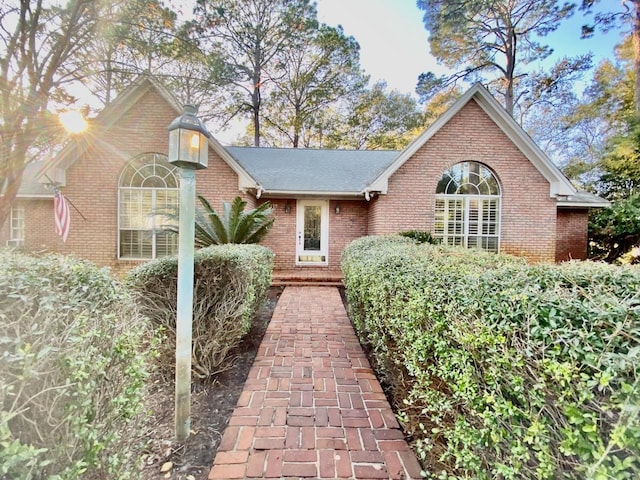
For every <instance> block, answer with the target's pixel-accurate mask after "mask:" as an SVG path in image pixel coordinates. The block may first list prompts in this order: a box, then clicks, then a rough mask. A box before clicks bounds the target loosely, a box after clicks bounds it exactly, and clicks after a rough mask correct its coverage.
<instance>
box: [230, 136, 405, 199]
mask: <svg viewBox="0 0 640 480" xmlns="http://www.w3.org/2000/svg"><path fill="white" fill-rule="evenodd" d="M226 149H227V151H228V152H229V153H230V154H231V155H232V156H233V157H234V158H235V159H236V160H237V161H238V163H239V164H240V165H242V167H243V168H244V169H245V170H246V171H248V172H249V173H250V174H251V176H252V177H253V178H255V179H256V180H257V181H258V183H259V188H260V189H261V190H262V192H264V194H265V195H325V196H326V195H343V196H362V195H363V194H364V191H365V189H366V187H367V186H368V185H369V183H371V182H372V181H373V180H374V179H375V178H376V177H377V176H378V175H379V174H380V173H382V172H383V171H384V170H385V169H386V168H388V166H389V165H390V164H391V163H392V162H393V161H394V160H395V159H396V157H397V156H398V153H399V152H397V151H391V150H319V149H306V148H255V147H226Z"/></svg>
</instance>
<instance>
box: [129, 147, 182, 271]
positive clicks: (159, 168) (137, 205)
mask: <svg viewBox="0 0 640 480" xmlns="http://www.w3.org/2000/svg"><path fill="white" fill-rule="evenodd" d="M178 202H179V185H178V169H177V168H176V167H174V166H172V165H171V164H169V162H168V161H167V157H166V156H165V155H161V154H157V153H148V154H144V155H141V156H139V157H136V158H134V159H133V160H131V161H130V162H129V163H128V164H127V166H126V167H125V168H124V170H123V171H122V174H121V175H120V183H119V189H118V258H122V259H134V260H145V259H153V258H160V257H164V256H167V255H173V254H175V253H177V252H178V237H177V235H174V234H172V233H169V232H167V231H163V229H162V227H163V225H167V224H169V223H170V222H174V223H175V221H173V220H171V219H169V218H168V217H167V216H165V215H162V213H163V212H172V211H177V208H178Z"/></svg>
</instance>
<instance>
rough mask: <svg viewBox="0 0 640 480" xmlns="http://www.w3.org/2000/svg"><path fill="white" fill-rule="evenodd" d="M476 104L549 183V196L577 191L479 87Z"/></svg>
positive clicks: (527, 135) (496, 103) (509, 116)
mask: <svg viewBox="0 0 640 480" xmlns="http://www.w3.org/2000/svg"><path fill="white" fill-rule="evenodd" d="M474 99H475V101H476V103H477V104H478V105H479V106H480V108H482V109H483V110H484V111H485V113H486V114H487V115H489V117H490V118H491V119H492V120H493V121H494V122H495V123H496V125H498V127H500V129H501V130H502V131H503V132H504V133H505V135H507V137H509V139H510V140H511V141H512V142H513V143H514V144H515V146H516V147H518V148H519V149H520V151H521V152H522V153H523V154H524V155H525V157H527V158H528V159H529V161H530V162H531V164H532V165H533V166H534V167H535V168H536V169H537V170H538V171H539V172H540V174H541V175H542V176H543V177H544V178H545V179H547V181H548V182H549V196H551V197H555V196H556V195H574V194H575V193H576V192H577V190H576V188H575V187H574V186H573V185H572V184H571V182H570V181H569V179H568V178H567V177H565V176H564V175H563V173H562V172H561V171H560V169H559V168H558V167H556V166H555V165H554V163H553V162H552V161H551V159H550V158H549V157H548V156H547V154H546V153H544V152H543V151H542V150H541V149H540V147H538V145H537V144H536V142H534V141H533V139H532V138H531V137H530V136H529V134H528V133H527V132H525V131H524V130H523V129H522V127H520V125H518V123H517V122H516V121H515V120H514V119H513V117H511V115H509V114H508V113H507V111H506V110H505V109H504V108H503V107H502V105H500V104H499V103H498V101H497V100H496V99H495V98H493V96H491V94H490V93H489V92H488V91H487V90H486V89H485V88H484V87H481V88H479V89H477V90H476V91H475V92H474Z"/></svg>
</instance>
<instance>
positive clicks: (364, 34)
mask: <svg viewBox="0 0 640 480" xmlns="http://www.w3.org/2000/svg"><path fill="white" fill-rule="evenodd" d="M316 1H317V10H318V17H319V19H320V21H321V22H324V23H326V24H328V25H332V26H336V25H342V27H343V28H344V31H345V33H346V34H347V35H351V36H353V37H354V38H355V39H356V40H357V41H358V43H359V44H360V65H361V66H362V67H363V69H364V70H365V71H366V72H367V73H368V74H369V75H371V77H372V81H376V80H386V81H387V84H388V86H389V88H390V89H396V90H399V91H400V92H402V93H411V94H413V93H414V90H415V86H416V83H417V79H418V75H420V73H423V72H428V71H433V72H435V73H436V74H443V73H445V70H444V69H443V67H440V66H439V65H438V64H437V62H436V60H435V59H434V58H433V57H432V56H431V54H430V51H429V41H428V38H429V36H428V32H427V31H426V29H425V28H424V24H423V23H422V16H423V12H422V11H421V10H419V9H418V7H416V1H415V0H316ZM614 1H615V4H619V3H620V2H619V1H617V0H606V1H604V2H600V7H601V8H602V4H609V5H610V4H611V3H614ZM584 23H585V21H584V19H583V17H582V15H580V14H576V15H574V16H573V17H572V18H571V19H569V20H568V21H565V22H563V23H562V24H561V27H560V28H559V30H557V31H556V32H554V33H553V34H550V35H549V36H548V37H547V39H546V40H547V41H548V44H549V45H551V46H552V47H553V48H554V49H555V53H554V57H555V58H558V57H559V56H564V55H567V56H574V55H578V54H583V53H587V52H589V51H592V52H593V53H594V59H595V62H594V63H595V64H597V63H599V61H601V60H602V59H604V58H607V57H613V47H614V45H616V44H617V43H619V42H620V40H621V36H620V33H619V32H618V31H614V32H610V33H609V34H607V35H603V34H602V33H597V34H596V35H595V36H594V37H593V38H591V39H586V40H581V39H580V27H581V26H582V25H583V24H584Z"/></svg>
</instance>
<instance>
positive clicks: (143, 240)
mask: <svg viewBox="0 0 640 480" xmlns="http://www.w3.org/2000/svg"><path fill="white" fill-rule="evenodd" d="M151 238H152V235H151V232H147V231H143V230H120V258H151V256H152V251H153V249H152V245H151Z"/></svg>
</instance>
